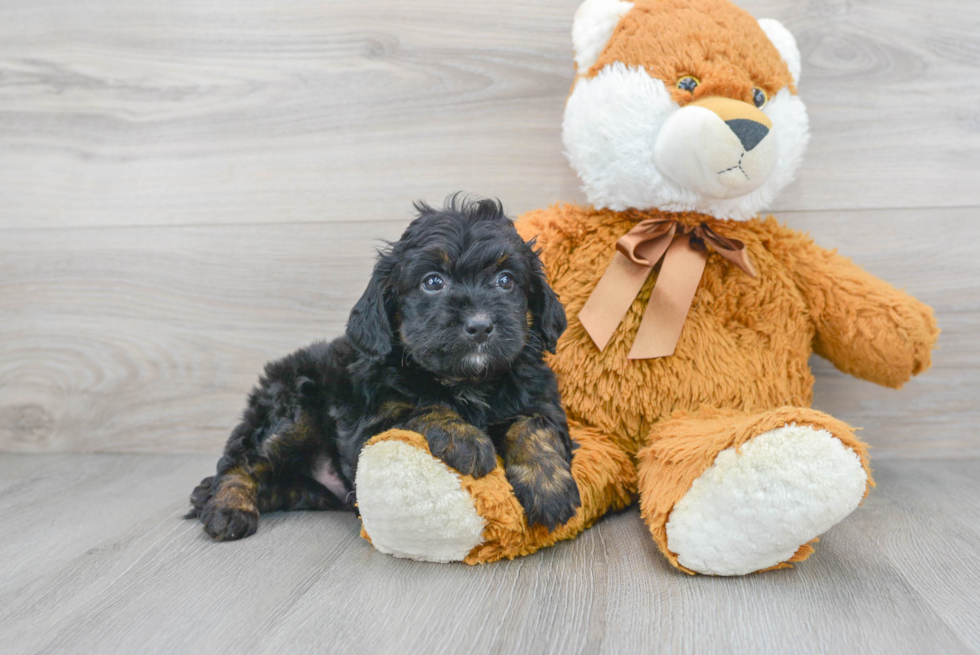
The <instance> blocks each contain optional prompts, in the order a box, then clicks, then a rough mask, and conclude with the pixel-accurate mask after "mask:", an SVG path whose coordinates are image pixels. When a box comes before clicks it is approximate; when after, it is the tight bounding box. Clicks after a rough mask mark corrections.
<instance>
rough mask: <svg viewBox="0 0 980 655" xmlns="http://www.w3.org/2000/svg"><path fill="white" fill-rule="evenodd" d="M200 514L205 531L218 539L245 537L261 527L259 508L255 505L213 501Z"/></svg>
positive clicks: (228, 539)
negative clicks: (237, 505) (242, 505)
mask: <svg viewBox="0 0 980 655" xmlns="http://www.w3.org/2000/svg"><path fill="white" fill-rule="evenodd" d="M200 516H201V522H202V523H204V531H205V532H207V533H208V534H209V535H210V536H211V537H212V538H213V539H215V540H216V541H234V540H236V539H244V538H245V537H250V536H251V535H253V534H255V531H256V530H258V528H259V510H258V509H256V508H255V507H228V506H223V505H222V504H220V503H216V502H214V501H211V502H209V503H208V504H206V505H205V506H204V508H203V509H202V510H201V514H200Z"/></svg>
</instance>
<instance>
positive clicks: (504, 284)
mask: <svg viewBox="0 0 980 655" xmlns="http://www.w3.org/2000/svg"><path fill="white" fill-rule="evenodd" d="M497 286H498V287H500V288H501V289H503V290H504V291H509V290H510V289H512V288H513V287H514V276H512V275H511V274H510V273H501V274H500V275H498V276H497Z"/></svg>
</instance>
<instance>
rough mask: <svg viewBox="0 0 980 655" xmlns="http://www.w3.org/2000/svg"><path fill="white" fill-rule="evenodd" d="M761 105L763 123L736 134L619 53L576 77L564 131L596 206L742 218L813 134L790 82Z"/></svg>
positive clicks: (778, 182) (772, 190)
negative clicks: (755, 131)
mask: <svg viewBox="0 0 980 655" xmlns="http://www.w3.org/2000/svg"><path fill="white" fill-rule="evenodd" d="M763 113H764V114H765V115H766V116H767V117H768V119H769V120H770V121H771V123H772V126H771V128H769V130H768V132H767V133H765V134H763V135H762V136H761V138H758V139H754V138H752V137H751V136H750V137H746V135H744V134H743V135H741V136H740V135H739V134H736V132H735V131H733V129H732V128H731V126H730V125H729V124H727V123H726V121H725V120H723V119H722V118H720V117H719V116H718V115H717V114H716V113H715V112H713V111H710V110H708V109H705V108H703V107H696V106H687V107H684V108H681V107H680V106H679V105H678V104H677V103H676V102H674V100H673V99H672V98H671V96H670V93H669V92H668V91H667V88H666V86H665V85H664V83H663V82H662V81H661V80H659V79H655V78H653V77H651V76H650V75H649V74H648V73H647V72H646V71H645V70H643V69H640V68H636V67H633V68H630V67H627V66H626V65H624V64H622V63H620V62H615V63H612V64H610V65H608V66H606V67H605V68H603V69H602V70H601V71H599V73H598V74H597V75H596V76H595V77H592V78H583V79H580V80H578V82H577V83H576V85H575V88H574V89H573V91H572V94H571V96H570V97H569V99H568V104H567V105H566V108H565V121H564V124H563V140H564V144H565V149H566V153H567V155H568V158H569V160H570V162H571V164H572V167H573V168H574V169H575V170H576V171H577V172H578V174H579V177H580V178H581V179H582V182H583V185H584V188H585V193H586V195H587V196H588V198H589V201H590V202H591V203H592V204H593V205H595V206H596V207H599V208H610V209H614V210H618V211H621V210H624V209H628V208H637V209H652V208H656V209H662V210H665V211H698V212H702V213H705V214H710V215H712V216H716V217H718V218H737V219H747V218H751V217H752V216H754V215H756V214H757V213H758V212H759V211H760V210H761V209H763V208H764V207H766V206H767V205H768V204H769V203H770V202H771V201H772V199H773V198H774V197H775V196H776V194H777V193H778V192H779V191H781V190H782V189H783V188H784V187H785V186H786V185H787V184H789V183H790V182H791V181H792V180H793V177H794V175H795V174H796V170H797V169H798V167H799V164H800V162H801V160H802V156H803V151H804V149H805V147H806V143H807V140H808V138H809V130H808V124H807V116H806V109H805V108H804V106H803V103H802V102H801V101H800V99H799V98H798V97H797V96H794V95H792V94H791V93H790V92H789V90H788V89H783V90H782V91H780V92H779V93H778V94H777V95H776V96H775V97H774V98H772V99H771V100H770V101H769V103H767V105H766V106H765V107H764V108H763ZM757 136H758V135H757Z"/></svg>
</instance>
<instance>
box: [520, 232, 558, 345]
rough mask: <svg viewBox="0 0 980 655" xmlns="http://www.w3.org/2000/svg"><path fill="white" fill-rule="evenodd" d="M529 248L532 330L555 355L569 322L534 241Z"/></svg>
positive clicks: (529, 300) (529, 299)
mask: <svg viewBox="0 0 980 655" xmlns="http://www.w3.org/2000/svg"><path fill="white" fill-rule="evenodd" d="M527 247H528V250H529V251H530V254H531V257H532V260H531V271H532V279H531V289H530V297H529V298H528V305H529V307H530V310H531V318H532V320H533V324H532V325H531V329H532V330H533V331H534V332H536V333H537V334H538V336H539V337H540V338H541V343H542V344H543V345H544V347H545V349H546V350H547V351H548V352H550V353H553V352H555V348H556V347H557V345H558V337H560V336H561V335H562V333H563V332H564V331H565V328H566V327H568V321H567V320H566V318H565V308H564V307H562V304H561V301H560V300H558V296H557V294H555V292H554V291H553V290H552V288H551V285H550V284H548V278H547V276H545V272H544V266H542V264H541V260H540V259H538V255H537V253H535V251H534V240H533V239H532V240H531V241H529V242H528V243H527Z"/></svg>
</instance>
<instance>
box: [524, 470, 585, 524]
mask: <svg viewBox="0 0 980 655" xmlns="http://www.w3.org/2000/svg"><path fill="white" fill-rule="evenodd" d="M507 480H508V481H509V482H510V485H511V486H512V487H513V488H514V495H515V496H517V500H519V501H520V503H521V505H522V506H523V507H524V514H525V516H527V523H528V525H534V524H539V525H543V526H545V527H546V528H548V530H549V531H552V530H554V529H555V528H556V527H558V526H559V525H563V524H565V523H567V522H568V521H569V520H570V519H571V518H572V517H573V516H575V510H577V509H578V508H579V507H580V506H581V505H582V500H581V498H580V497H579V493H578V485H576V484H575V478H573V477H572V473H571V471H569V469H568V467H567V465H566V464H565V463H564V462H560V463H552V462H548V461H538V462H531V463H522V464H512V465H511V466H508V467H507Z"/></svg>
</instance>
